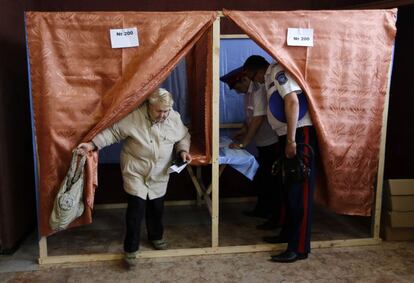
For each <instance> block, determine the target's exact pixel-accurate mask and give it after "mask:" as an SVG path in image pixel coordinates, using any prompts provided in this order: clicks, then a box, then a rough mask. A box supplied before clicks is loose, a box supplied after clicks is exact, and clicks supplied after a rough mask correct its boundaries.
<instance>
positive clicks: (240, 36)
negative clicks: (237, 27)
mask: <svg viewBox="0 0 414 283" xmlns="http://www.w3.org/2000/svg"><path fill="white" fill-rule="evenodd" d="M220 38H221V39H245V38H250V37H249V36H248V35H247V34H222V35H220Z"/></svg>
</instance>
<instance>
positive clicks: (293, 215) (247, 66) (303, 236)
mask: <svg viewBox="0 0 414 283" xmlns="http://www.w3.org/2000/svg"><path fill="white" fill-rule="evenodd" d="M243 71H244V73H245V75H246V76H247V77H249V78H250V79H251V80H252V81H254V82H259V83H264V84H265V88H266V92H267V99H268V106H269V107H268V110H267V117H268V120H269V123H270V125H271V126H272V128H273V129H274V130H275V131H276V132H277V134H278V135H279V143H280V147H281V150H282V152H284V154H285V156H286V157H287V158H293V157H295V155H296V154H297V150H302V148H301V147H300V144H302V143H306V144H309V145H311V146H312V147H313V148H315V146H316V135H315V131H314V128H313V126H312V125H313V124H312V120H311V118H310V115H309V112H308V107H307V100H306V97H305V94H304V93H303V92H302V90H301V88H300V87H299V85H298V84H297V83H296V81H295V80H294V79H293V78H292V77H291V76H290V75H289V74H287V73H286V72H285V70H284V69H283V67H282V66H281V65H280V64H279V63H278V62H274V63H272V64H269V63H268V62H267V61H266V59H265V58H263V57H262V56H258V55H253V56H250V57H249V58H247V60H246V61H245V63H244V65H243ZM307 150H308V149H307V148H303V151H304V152H305V153H306V151H307ZM282 154H283V153H282ZM311 163H312V164H310V168H311V176H310V177H309V178H307V179H306V180H305V181H303V182H302V183H284V184H283V195H284V204H285V208H286V220H285V222H284V223H285V224H284V226H283V229H282V232H281V234H280V236H277V237H267V238H265V240H267V241H268V242H273V243H276V242H287V243H288V248H287V250H286V251H285V252H283V253H281V254H278V255H274V256H272V258H271V260H272V261H274V262H294V261H296V260H300V259H306V258H307V257H308V253H310V237H311V235H310V234H311V226H312V220H311V219H312V210H313V209H312V206H313V192H314V187H315V178H314V177H315V172H314V161H313V159H312V161H311Z"/></svg>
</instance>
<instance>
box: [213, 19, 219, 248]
mask: <svg viewBox="0 0 414 283" xmlns="http://www.w3.org/2000/svg"><path fill="white" fill-rule="evenodd" d="M212 48H213V56H212V57H213V58H212V60H213V62H212V71H213V76H212V80H213V81H212V90H213V96H212V100H213V101H212V107H213V109H212V117H211V118H212V121H211V126H212V134H211V138H212V150H211V151H212V152H211V154H212V164H211V165H212V166H211V185H212V203H213V204H212V214H211V245H212V247H218V245H219V230H218V229H219V227H218V226H219V163H218V159H219V135H220V132H219V131H220V129H219V125H220V121H219V115H220V108H219V102H220V17H218V18H217V19H216V20H215V21H214V23H213V46H212Z"/></svg>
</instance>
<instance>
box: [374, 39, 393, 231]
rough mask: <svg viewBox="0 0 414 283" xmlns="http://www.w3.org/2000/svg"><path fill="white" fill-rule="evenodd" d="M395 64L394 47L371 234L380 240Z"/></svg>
mask: <svg viewBox="0 0 414 283" xmlns="http://www.w3.org/2000/svg"><path fill="white" fill-rule="evenodd" d="M393 62H394V47H393V50H392V52H391V61H390V66H389V67H388V83H387V91H386V93H385V101H384V111H383V112H382V128H381V143H380V152H379V163H378V172H377V188H376V194H375V204H374V207H373V212H374V213H373V214H374V215H373V217H372V225H371V234H372V237H373V238H374V239H379V238H380V235H379V234H380V225H381V223H380V222H381V208H382V191H383V187H384V165H385V145H386V139H387V122H388V107H389V101H390V86H391V72H392V66H393Z"/></svg>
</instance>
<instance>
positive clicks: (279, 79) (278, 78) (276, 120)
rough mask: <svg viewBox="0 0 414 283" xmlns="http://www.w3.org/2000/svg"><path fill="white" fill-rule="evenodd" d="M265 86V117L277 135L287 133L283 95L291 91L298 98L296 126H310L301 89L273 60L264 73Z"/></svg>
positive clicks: (310, 121)
mask: <svg viewBox="0 0 414 283" xmlns="http://www.w3.org/2000/svg"><path fill="white" fill-rule="evenodd" d="M265 88H266V92H267V101H268V107H267V119H268V120H269V123H270V126H271V127H272V128H273V129H274V130H275V131H276V132H277V134H278V135H279V136H284V135H286V133H287V123H286V118H285V114H284V113H285V112H284V111H285V110H284V108H285V107H284V99H285V96H286V95H287V94H289V93H291V92H293V91H295V92H296V94H297V96H298V100H299V108H300V110H299V118H300V119H299V121H298V124H297V128H301V127H304V126H311V125H312V120H311V118H310V115H309V111H308V107H307V100H306V97H305V94H304V93H303V92H302V89H301V88H300V87H299V85H298V84H297V83H296V81H295V80H294V79H293V78H292V77H291V76H290V75H289V74H288V73H286V72H285V71H284V69H283V67H282V66H281V65H280V64H278V63H277V62H274V63H272V64H270V65H269V67H268V68H267V70H266V73H265Z"/></svg>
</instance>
